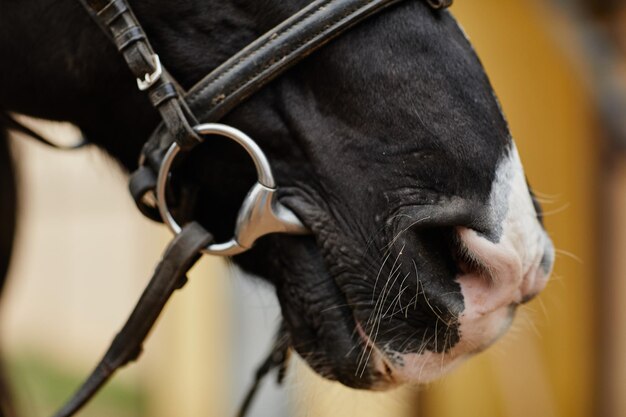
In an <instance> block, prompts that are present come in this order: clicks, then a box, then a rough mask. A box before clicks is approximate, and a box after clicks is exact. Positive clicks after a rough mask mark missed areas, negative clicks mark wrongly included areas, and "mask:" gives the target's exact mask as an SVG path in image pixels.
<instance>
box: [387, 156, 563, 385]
mask: <svg viewBox="0 0 626 417" xmlns="http://www.w3.org/2000/svg"><path fill="white" fill-rule="evenodd" d="M482 220H483V223H484V224H487V225H489V229H490V230H491V231H492V232H493V233H490V235H489V236H485V235H481V234H479V233H477V232H476V231H475V230H472V229H468V228H464V227H459V228H458V229H457V232H458V234H459V238H460V241H461V243H462V244H463V245H464V247H465V248H464V249H466V250H467V254H468V255H469V256H470V257H472V258H473V259H474V260H476V261H477V263H478V264H479V265H480V266H481V267H480V268H474V269H472V270H468V271H464V272H463V273H462V274H461V275H460V276H458V277H457V281H458V282H459V284H460V285H461V292H462V294H463V297H464V302H465V310H464V311H463V313H462V314H461V315H460V317H459V323H460V328H459V330H460V336H461V337H460V341H459V342H458V343H457V344H456V345H455V346H454V347H453V348H452V349H450V350H449V351H447V352H445V353H433V352H424V353H419V354H418V353H410V354H404V355H402V359H403V361H402V362H403V365H400V366H395V367H394V370H393V377H394V379H395V380H396V381H398V382H428V381H430V380H433V379H435V378H437V377H439V376H441V375H442V374H443V373H445V372H447V371H448V370H450V369H452V368H453V367H454V366H455V365H456V364H457V363H460V362H461V361H462V360H463V359H464V358H467V357H469V356H470V355H471V354H472V353H476V352H479V351H482V350H484V349H485V348H486V347H488V346H489V345H491V344H492V343H493V342H494V341H495V340H497V339H498V338H499V337H500V336H501V335H502V334H503V333H504V332H505V331H506V330H507V329H508V328H509V326H510V324H511V321H512V318H513V312H514V309H515V306H516V305H518V304H520V303H523V302H525V301H527V300H528V299H530V298H532V297H533V296H535V295H536V294H537V293H539V291H541V290H542V289H543V288H544V287H545V285H546V282H547V279H548V276H549V272H550V271H549V270H550V269H551V263H552V259H553V248H552V244H551V242H550V239H549V238H548V236H547V235H546V233H545V231H544V230H543V228H542V226H541V224H540V223H539V221H538V219H537V213H536V212H535V208H534V205H533V202H532V198H531V196H530V192H529V190H528V186H527V183H526V178H525V176H524V170H523V168H522V165H521V162H520V158H519V154H518V152H517V149H516V148H515V146H514V145H513V146H512V148H511V150H510V152H509V153H508V155H506V156H505V157H504V158H503V159H502V161H501V162H500V163H499V165H498V169H497V171H496V176H495V180H494V183H493V185H492V189H491V194H490V198H489V203H488V209H487V210H486V211H485V214H484V218H483V219H482ZM546 260H547V261H546ZM546 264H547V265H546Z"/></svg>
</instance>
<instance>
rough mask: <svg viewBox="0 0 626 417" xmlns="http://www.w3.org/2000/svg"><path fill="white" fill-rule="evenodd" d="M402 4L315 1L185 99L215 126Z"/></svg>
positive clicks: (365, 0)
mask: <svg viewBox="0 0 626 417" xmlns="http://www.w3.org/2000/svg"><path fill="white" fill-rule="evenodd" d="M399 1H401V0H317V1H314V2H313V3H311V4H309V5H308V6H307V7H305V8H304V9H302V10H301V11H299V12H298V13H296V14H295V15H293V16H292V17H290V18H289V19H287V20H285V21H284V22H283V23H281V24H279V25H278V26H276V27H275V28H273V29H272V30H270V31H269V32H267V33H266V34H265V35H263V36H261V37H260V38H259V39H257V40H256V41H254V42H253V43H251V44H250V45H249V46H247V47H246V48H245V49H243V50H242V51H240V52H239V53H237V54H236V55H234V56H233V57H232V58H230V59H229V60H228V61H226V62H225V63H224V64H222V65H220V66H219V67H218V68H216V69H215V70H214V71H213V72H211V73H210V74H209V75H207V76H206V77H204V78H203V79H202V80H201V81H200V82H198V83H197V84H196V85H195V86H194V87H193V88H192V89H191V90H190V91H189V93H188V94H187V95H186V96H185V99H186V100H187V102H188V103H189V106H190V108H191V110H192V111H193V113H194V114H195V115H196V117H197V118H198V120H200V121H202V122H203V123H206V122H216V121H218V120H219V119H221V118H222V117H224V115H226V114H227V113H228V112H230V111H231V110H232V109H233V108H235V107H236V106H237V105H239V104H240V103H241V102H243V101H244V100H246V99H247V98H248V97H250V96H251V95H252V94H254V93H255V92H257V91H258V90H260V89H261V88H263V87H264V86H265V85H266V84H267V83H268V82H270V81H271V80H273V79H274V78H276V77H277V76H279V75H280V74H282V73H283V72H285V71H286V70H287V69H288V68H290V67H292V66H293V65H295V64H296V63H298V62H299V61H301V60H302V59H304V58H305V57H307V56H309V55H310V54H311V53H313V52H314V51H316V50H317V49H319V48H320V47H322V46H324V45H325V44H326V43H328V42H329V41H330V40H332V39H333V38H335V37H337V36H339V35H340V34H342V33H343V32H345V31H346V30H347V29H349V28H351V27H352V26H354V25H356V24H357V23H359V22H361V21H363V20H364V19H365V18H367V17H369V16H371V15H373V14H375V13H377V12H379V11H381V10H383V9H385V8H387V7H389V6H391V5H393V4H395V3H398V2H399Z"/></svg>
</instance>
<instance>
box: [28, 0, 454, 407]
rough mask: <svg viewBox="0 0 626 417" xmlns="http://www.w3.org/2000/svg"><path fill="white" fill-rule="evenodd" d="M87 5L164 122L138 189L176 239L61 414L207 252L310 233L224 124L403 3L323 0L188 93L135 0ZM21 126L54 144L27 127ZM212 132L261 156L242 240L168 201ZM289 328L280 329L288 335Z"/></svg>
mask: <svg viewBox="0 0 626 417" xmlns="http://www.w3.org/2000/svg"><path fill="white" fill-rule="evenodd" d="M79 1H80V2H81V3H82V4H83V6H85V8H86V10H87V11H88V12H89V14H90V16H91V17H92V18H93V19H94V20H95V22H96V23H97V24H98V25H99V26H100V27H101V28H102V30H103V31H104V33H105V34H106V35H107V36H108V37H109V38H110V39H111V41H112V42H113V43H114V44H115V45H116V47H117V49H118V50H119V51H120V53H121V54H122V56H123V57H124V59H125V61H126V63H127V64H128V67H129V69H130V70H131V72H132V73H133V74H134V75H135V77H136V78H137V86H138V88H139V89H140V90H142V91H145V92H146V93H147V95H148V97H149V99H150V101H151V102H152V104H153V106H154V107H155V108H156V109H157V110H158V111H159V113H160V115H161V118H162V123H161V124H160V125H159V126H158V127H157V129H156V130H155V131H154V133H153V134H152V135H151V137H150V138H149V140H148V141H147V142H146V143H145V145H144V147H143V149H142V151H141V157H140V161H139V168H138V169H137V171H136V172H135V173H133V174H132V176H131V180H130V192H131V194H132V196H133V198H134V200H135V202H136V203H137V207H138V208H139V209H140V210H141V212H142V213H143V214H144V215H146V216H147V217H149V218H150V219H153V220H155V221H163V222H164V223H166V224H167V225H168V226H169V228H170V229H171V230H172V231H173V232H174V234H175V237H174V239H173V240H172V242H171V243H170V244H169V245H168V247H167V249H166V250H165V253H164V254H163V256H162V258H161V261H160V262H159V264H158V266H157V268H156V270H155V272H154V274H153V276H152V278H151V280H150V282H149V284H148V286H147V287H146V289H145V290H144V292H143V294H142V296H141V298H140V299H139V301H138V302H137V305H136V306H135V308H134V310H133V312H132V314H131V315H130V317H129V318H128V320H127V322H126V323H125V325H124V327H123V328H122V330H121V331H120V332H119V333H118V334H117V336H116V337H115V338H114V340H113V342H112V343H111V346H110V347H109V349H108V350H107V352H106V354H105V355H104V357H103V358H102V360H101V361H100V363H99V364H98V365H97V366H96V368H95V370H94V371H93V372H92V374H91V375H90V376H89V377H88V379H87V380H86V381H85V382H84V383H83V385H82V386H81V387H80V388H79V389H78V390H77V392H76V393H75V394H74V396H73V397H72V398H71V399H70V400H69V401H68V402H67V403H66V404H65V406H64V407H63V408H62V409H61V410H60V411H59V412H58V413H57V414H55V417H69V416H72V415H74V414H75V413H76V412H77V411H78V410H79V409H80V408H81V407H82V406H83V405H84V404H85V403H87V402H88V401H89V400H90V399H91V397H93V395H95V394H96V393H97V392H98V390H99V389H100V388H101V387H102V386H103V385H104V383H105V382H106V381H107V380H108V379H109V378H110V377H111V376H112V375H113V373H114V372H115V371H116V370H117V369H118V368H120V367H122V366H124V365H125V364H127V363H128V362H130V361H133V360H135V359H137V357H138V356H139V354H140V352H141V348H142V343H143V341H144V340H145V338H146V337H147V335H148V333H149V332H150V330H151V329H152V327H153V325H154V323H155V321H156V319H157V317H158V316H159V314H160V312H161V310H162V309H163V307H164V306H165V303H166V302H167V301H168V299H169V298H170V296H171V295H172V293H173V292H174V291H175V290H176V289H179V288H181V287H182V286H183V285H184V283H185V282H186V276H185V274H186V273H187V272H188V271H189V269H190V268H191V267H192V266H193V264H194V263H195V262H196V261H197V260H198V259H199V258H200V256H201V254H202V253H207V254H213V255H222V256H231V255H236V254H239V253H242V252H245V251H247V250H249V249H250V248H252V247H253V245H254V243H255V241H256V240H257V239H259V238H260V237H262V236H265V235H268V234H272V233H288V234H306V233H308V230H307V229H306V227H305V226H304V225H303V224H302V223H301V222H300V220H299V219H298V218H297V217H296V215H295V214H294V213H293V212H292V211H291V210H290V209H288V208H287V207H285V206H283V205H282V204H281V203H280V202H279V201H278V199H277V184H276V182H275V180H274V177H273V175H272V170H271V167H270V164H269V162H268V160H267V158H266V156H265V154H264V153H263V151H262V150H261V148H260V147H259V146H258V145H257V143H256V142H255V141H254V140H253V139H251V138H250V137H249V136H247V135H246V134H245V133H243V132H241V131H240V130H238V129H235V128H233V127H231V126H227V125H223V124H219V123H217V122H218V121H219V120H220V119H221V118H223V117H224V116H225V115H226V114H227V113H229V112H230V111H231V110H232V109H234V108H235V107H236V106H237V105H239V104H240V103H242V102H243V101H245V100H246V99H247V98H248V97H250V96H251V95H252V94H254V93H255V92H257V91H259V90H260V89H261V88H262V87H263V86H265V85H266V84H267V83H268V82H270V81H271V80H273V79H274V78H276V77H277V76H279V75H280V74H282V73H283V72H285V71H286V70H287V69H288V68H290V67H292V66H293V65H294V64H296V63H297V62H299V61H300V60H302V59H303V58H305V57H306V56H308V55H310V54H311V53H313V52H314V51H315V50H317V49H319V48H320V47H322V46H323V45H324V44H326V43H327V42H329V41H330V40H332V39H333V38H335V37H337V36H338V35H340V34H341V33H343V32H344V31H346V30H347V29H348V28H350V27H352V26H353V25H355V24H357V23H359V22H361V21H362V20H364V19H365V18H367V17H369V16H371V15H373V14H375V13H377V12H379V11H381V10H383V9H385V8H387V7H389V6H391V5H393V4H395V3H399V2H400V1H401V0H315V1H313V2H312V3H311V4H309V5H308V6H307V7H305V8H304V9H302V10H300V11H299V12H298V13H296V14H295V15H293V16H291V17H290V18H288V19H287V20H285V21H284V22H282V23H280V24H279V25H278V26H276V27H275V28H273V29H272V30H270V31H268V32H267V33H266V34H265V35H263V36H261V37H260V38H258V39H257V40H255V41H254V42H252V43H251V44H250V45H248V46H247V47H246V48H244V49H243V50H241V51H240V52H239V53H237V54H236V55H234V56H233V57H231V58H230V59H229V60H227V61H226V62H225V63H223V64H222V65H220V66H219V67H218V68H216V69H215V70H213V71H212V72H211V73H209V74H208V75H207V76H205V77H204V78H203V79H202V80H201V81H199V82H198V83H197V84H196V85H194V86H193V87H192V88H191V89H190V90H188V91H184V90H183V89H182V88H181V87H180V86H179V84H178V83H176V81H175V80H174V79H173V77H172V76H171V75H170V74H169V73H168V72H167V70H166V69H165V68H164V67H163V65H162V64H161V60H160V58H159V55H158V54H157V53H155V51H154V50H153V49H152V46H151V45H150V43H149V41H148V39H147V36H146V34H145V32H144V30H143V29H142V26H141V25H140V24H139V22H138V21H137V19H136V17H135V15H134V14H133V12H132V10H131V9H130V6H129V5H128V3H127V0H112V1H105V0H79ZM427 2H428V4H429V5H430V6H431V7H433V8H436V9H440V8H445V7H448V6H450V5H451V3H452V0H427ZM200 122H202V123H200ZM16 128H17V129H18V130H22V131H23V132H25V133H27V134H30V135H31V136H34V137H36V139H38V140H41V141H44V142H46V140H45V139H44V138H42V137H41V136H40V135H38V134H37V133H35V132H32V131H31V132H28V131H27V130H28V129H27V128H24V127H22V126H21V125H19V124H17V126H16ZM25 129H26V130H25ZM208 135H212V136H223V137H226V138H228V139H231V140H233V141H235V142H236V143H238V144H239V145H240V146H241V147H243V148H244V150H245V151H246V152H247V153H248V155H249V156H250V157H251V158H252V160H253V162H254V165H255V167H256V172H257V182H256V183H255V185H254V186H253V187H252V189H251V190H250V192H249V193H248V195H247V196H246V198H245V200H244V202H243V204H242V206H241V209H240V211H239V214H238V217H237V221H236V228H235V232H234V236H233V237H232V238H231V239H230V240H229V241H227V242H220V243H216V242H214V241H213V237H212V235H211V234H210V233H209V232H207V231H206V230H205V229H204V227H202V226H201V225H200V224H199V223H197V222H193V221H192V222H189V223H187V224H185V225H183V226H181V225H179V224H178V222H177V220H176V219H175V217H174V216H173V215H172V213H171V211H170V207H169V203H168V198H167V195H168V192H167V189H168V182H169V178H170V176H171V171H172V167H173V165H174V164H175V161H176V157H177V155H179V154H180V153H188V152H191V151H192V150H193V149H194V148H195V147H196V146H197V145H198V144H200V143H202V142H203V141H204V140H205V138H206V137H207V136H208ZM281 329H282V330H281V332H280V333H284V329H283V328H282V327H281ZM279 339H280V338H279ZM282 339H283V342H281V343H277V344H276V346H274V349H273V350H272V353H271V354H270V356H269V357H268V359H267V360H266V361H265V363H264V364H263V365H262V366H261V368H259V370H258V371H257V378H256V381H255V384H254V386H253V389H252V390H251V391H250V392H249V394H248V396H247V397H246V400H245V402H244V406H243V407H242V409H241V411H240V414H239V415H243V414H244V413H245V411H246V409H247V406H248V405H249V403H250V400H251V399H252V396H253V394H254V391H255V389H256V386H257V384H258V382H259V380H260V379H261V378H262V377H263V376H264V375H265V374H266V373H267V372H268V371H269V370H270V369H272V368H274V367H276V366H283V365H284V361H285V357H286V355H285V352H286V350H287V349H288V344H287V343H286V342H284V339H285V338H282Z"/></svg>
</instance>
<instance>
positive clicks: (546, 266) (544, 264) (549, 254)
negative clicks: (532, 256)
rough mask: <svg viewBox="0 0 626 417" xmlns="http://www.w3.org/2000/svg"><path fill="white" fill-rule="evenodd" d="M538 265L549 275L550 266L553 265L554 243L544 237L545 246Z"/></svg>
mask: <svg viewBox="0 0 626 417" xmlns="http://www.w3.org/2000/svg"><path fill="white" fill-rule="evenodd" d="M540 266H541V270H542V271H543V273H544V274H546V275H550V272H552V267H553V266H554V245H553V244H552V241H551V240H550V239H548V238H546V248H545V251H544V253H543V257H542V258H541V263H540Z"/></svg>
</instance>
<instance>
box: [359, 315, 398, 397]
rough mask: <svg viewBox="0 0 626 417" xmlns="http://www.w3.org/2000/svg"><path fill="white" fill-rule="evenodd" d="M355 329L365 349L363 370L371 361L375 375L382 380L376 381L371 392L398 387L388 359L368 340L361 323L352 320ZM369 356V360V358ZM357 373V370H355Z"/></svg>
mask: <svg viewBox="0 0 626 417" xmlns="http://www.w3.org/2000/svg"><path fill="white" fill-rule="evenodd" d="M354 323H355V328H356V330H357V333H358V334H359V336H360V337H361V340H362V341H363V343H364V345H365V348H364V350H363V354H362V355H363V356H362V359H361V360H362V361H365V363H364V364H363V365H362V366H363V368H365V367H366V366H367V362H368V361H369V360H370V359H371V361H372V364H373V368H374V370H375V372H376V374H377V375H380V377H381V378H382V379H381V380H380V381H377V383H376V384H375V385H373V386H372V388H371V389H372V390H384V389H387V388H390V387H392V386H395V385H398V384H399V382H398V381H397V379H396V378H395V376H394V367H393V365H392V364H391V362H390V361H389V359H388V358H387V357H386V356H385V354H384V353H383V352H382V351H381V350H380V349H379V348H378V347H377V346H376V344H375V343H374V342H373V341H372V339H370V337H369V336H368V335H367V333H366V332H365V330H364V329H363V326H361V323H360V322H359V321H358V320H357V319H356V317H355V318H354ZM368 349H370V353H369V354H368V353H367V350H368ZM369 355H371V358H370V356H369ZM357 372H359V370H358V369H357Z"/></svg>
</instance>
